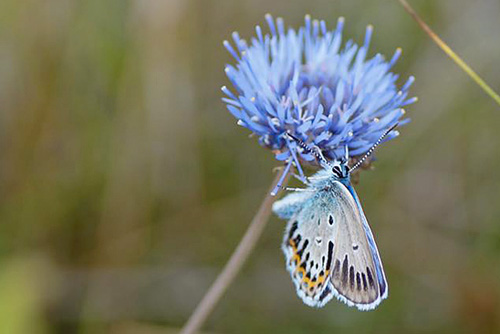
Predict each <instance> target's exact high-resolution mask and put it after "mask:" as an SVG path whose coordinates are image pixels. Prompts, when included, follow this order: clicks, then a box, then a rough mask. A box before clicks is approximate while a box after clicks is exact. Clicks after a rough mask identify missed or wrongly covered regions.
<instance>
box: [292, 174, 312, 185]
mask: <svg viewBox="0 0 500 334" xmlns="http://www.w3.org/2000/svg"><path fill="white" fill-rule="evenodd" d="M292 176H293V177H294V178H296V179H297V180H299V181H300V182H302V183H304V184H305V185H306V186H309V185H310V184H311V181H310V178H309V177H308V176H304V177H302V176H300V175H298V174H295V173H293V174H292Z"/></svg>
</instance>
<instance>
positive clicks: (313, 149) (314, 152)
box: [286, 132, 329, 165]
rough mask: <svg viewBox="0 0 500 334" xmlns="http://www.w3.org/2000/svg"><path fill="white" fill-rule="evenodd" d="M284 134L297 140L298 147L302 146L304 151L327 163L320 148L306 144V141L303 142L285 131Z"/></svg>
mask: <svg viewBox="0 0 500 334" xmlns="http://www.w3.org/2000/svg"><path fill="white" fill-rule="evenodd" d="M286 134H287V135H288V137H290V138H292V139H293V140H295V141H296V142H297V144H298V145H299V146H300V147H302V148H303V149H304V151H306V153H311V154H312V155H314V157H315V158H316V159H318V160H319V161H320V162H321V163H323V164H326V165H329V163H328V160H326V159H325V157H324V156H323V153H322V152H321V150H320V149H319V148H318V147H317V146H313V147H311V146H309V145H307V144H306V143H304V142H303V141H302V140H301V139H299V138H297V137H295V136H294V135H292V134H291V133H288V132H286Z"/></svg>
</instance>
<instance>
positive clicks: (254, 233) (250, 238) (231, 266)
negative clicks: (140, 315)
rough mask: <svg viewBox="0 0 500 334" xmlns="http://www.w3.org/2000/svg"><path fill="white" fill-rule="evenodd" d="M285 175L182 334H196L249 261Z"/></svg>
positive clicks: (277, 177)
mask: <svg viewBox="0 0 500 334" xmlns="http://www.w3.org/2000/svg"><path fill="white" fill-rule="evenodd" d="M284 173H285V169H283V168H280V172H279V173H278V174H277V175H276V177H275V179H274V181H273V184H272V186H271V188H270V190H269V191H268V192H267V194H266V197H265V198H264V201H263V202H262V204H261V205H260V208H259V211H257V214H256V215H255V217H254V218H253V220H252V222H251V223H250V226H249V227H248V229H247V231H246V232H245V235H244V236H243V238H242V239H241V241H240V243H239V244H238V247H236V249H235V251H234V253H233V255H231V258H230V259H229V261H228V262H227V263H226V265H225V267H224V269H223V270H222V272H221V273H220V274H219V276H218V277H217V279H216V280H215V282H214V283H213V284H212V286H211V287H210V289H209V290H208V291H207V293H206V294H205V296H204V297H203V299H202V300H201V302H200V303H199V304H198V306H197V307H196V309H195V310H194V312H193V314H191V317H190V318H189V320H188V321H187V322H186V324H185V325H184V327H183V328H182V330H181V334H194V333H196V331H197V330H198V329H199V328H200V327H201V326H202V325H203V322H205V320H206V319H207V317H208V316H209V315H210V313H211V312H212V310H213V309H214V307H215V305H216V304H217V302H218V301H219V300H220V298H221V297H222V295H223V294H224V292H225V291H226V290H227V288H228V287H229V285H231V283H232V282H233V280H234V278H235V277H236V275H237V274H238V272H239V271H240V270H241V268H242V267H243V264H244V263H245V261H246V260H247V259H248V256H249V255H250V253H251V252H252V250H253V249H254V248H255V245H256V243H257V241H258V240H259V237H260V236H261V234H262V231H263V230H264V227H265V226H266V223H267V221H268V219H269V216H270V214H271V206H272V204H273V202H274V200H275V199H276V197H274V196H272V195H271V191H272V190H273V189H274V188H275V186H276V184H277V183H278V181H279V180H280V179H281V177H282V176H283V174H284ZM287 174H288V173H287ZM285 178H288V175H285ZM285 183H286V179H285Z"/></svg>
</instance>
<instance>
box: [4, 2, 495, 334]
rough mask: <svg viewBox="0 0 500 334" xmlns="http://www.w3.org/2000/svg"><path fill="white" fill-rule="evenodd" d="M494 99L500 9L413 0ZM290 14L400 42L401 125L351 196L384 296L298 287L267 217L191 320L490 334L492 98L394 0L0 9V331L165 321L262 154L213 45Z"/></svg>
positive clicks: (232, 234) (277, 224)
mask: <svg viewBox="0 0 500 334" xmlns="http://www.w3.org/2000/svg"><path fill="white" fill-rule="evenodd" d="M411 3H412V4H413V5H414V6H415V8H416V9H417V11H418V12H419V13H420V14H421V15H422V17H423V18H424V19H425V20H426V21H427V22H428V23H429V24H430V25H431V26H432V27H433V28H434V29H435V30H436V31H437V32H438V33H439V34H440V35H441V36H442V37H443V38H444V39H445V40H446V41H447V42H448V43H449V44H450V45H451V46H452V47H453V48H454V49H455V50H456V51H457V52H458V53H459V54H461V55H462V56H463V58H464V59H465V60H466V61H467V62H468V63H469V64H471V65H472V67H473V68H475V69H476V70H477V71H478V72H479V73H480V74H481V76H482V77H483V78H484V79H485V80H486V81H487V82H489V83H490V84H491V85H492V86H493V87H494V88H495V89H496V90H497V91H499V90H500V66H499V61H500V19H499V18H500V1H499V0H478V1H468V0H453V1H445V0H439V1H438V0H423V1H411ZM267 12H270V13H272V14H273V15H275V16H282V17H283V18H284V19H285V22H286V23H287V24H289V25H293V26H294V27H298V26H299V25H301V24H302V22H303V17H304V15H305V14H307V13H309V14H311V15H312V16H313V17H315V18H321V19H325V20H326V21H327V22H329V26H330V27H334V25H335V22H336V20H337V17H338V16H345V18H346V26H345V34H344V36H345V37H346V38H353V39H354V40H356V41H358V42H361V41H362V38H363V36H364V29H365V26H366V25H367V24H373V25H374V26H375V31H374V36H373V40H372V44H371V45H372V47H371V50H372V52H371V54H372V55H373V54H374V53H375V51H374V50H376V52H381V53H383V54H386V55H391V54H392V52H393V51H394V50H395V48H396V47H402V48H403V57H402V59H401V60H400V61H399V62H398V64H397V66H396V67H395V70H396V71H397V72H400V73H401V75H402V77H403V78H406V77H408V76H409V75H415V77H416V79H417V80H416V82H415V84H414V87H413V89H412V93H413V95H416V96H418V97H419V98H420V100H419V102H418V103H417V104H415V105H413V106H411V107H409V108H408V109H407V111H408V115H409V117H411V119H412V122H411V123H410V124H409V125H408V126H405V127H404V128H401V129H400V131H401V133H402V135H401V136H400V137H399V138H398V139H396V140H393V141H391V142H389V143H387V144H385V145H382V147H381V148H380V150H379V151H378V152H377V158H378V161H377V162H376V163H375V167H376V169H375V170H374V171H367V172H364V173H363V175H361V181H360V183H359V184H358V185H357V190H358V194H359V195H360V197H361V200H362V202H363V205H364V209H365V213H366V214H367V216H368V219H369V221H370V222H371V225H372V228H373V230H374V233H375V235H376V239H377V242H378V245H379V248H380V252H381V254H382V257H383V261H384V265H385V269H386V272H387V277H388V281H389V285H390V297H389V299H388V300H386V301H384V303H382V304H381V306H380V307H379V308H378V309H377V310H376V311H375V312H368V313H366V312H358V311H356V310H354V309H350V308H347V307H346V306H344V305H342V304H340V303H338V302H335V301H332V302H331V303H329V304H328V305H327V306H326V307H325V308H323V309H311V308H309V307H307V306H305V305H303V304H302V302H301V301H300V300H299V299H298V298H297V297H296V295H295V291H294V288H293V286H292V283H291V281H290V278H289V275H288V273H287V272H286V271H285V268H284V261H283V256H282V254H281V251H280V242H281V238H282V233H283V230H284V226H285V223H284V222H283V221H279V220H278V219H276V218H275V217H273V218H272V219H271V221H270V222H269V224H268V226H267V228H266V230H265V232H264V237H263V238H262V239H261V240H260V242H259V244H258V247H257V250H256V251H255V252H254V253H253V255H252V257H251V259H250V261H249V262H248V263H247V264H246V265H245V267H244V269H243V271H242V273H241V275H240V276H238V278H237V280H236V282H235V284H234V285H232V286H231V287H230V289H229V291H228V293H227V294H226V295H225V296H224V298H223V300H222V301H221V303H220V304H219V305H218V306H217V308H216V310H215V312H214V313H213V314H212V316H211V317H210V319H209V320H208V322H207V323H206V325H205V327H204V330H205V331H206V333H293V334H294V333H297V334H298V333H337V332H342V333H494V332H497V333H498V332H500V176H499V173H500V172H499V171H500V145H499V143H500V108H499V107H498V105H496V104H495V103H494V102H493V101H492V100H491V99H490V98H489V97H488V96H486V94H484V93H483V92H482V91H481V90H480V89H479V88H478V87H477V86H476V85H475V84H474V83H472V82H471V80H470V79H469V78H468V77H466V75H465V74H464V73H463V72H461V71H460V70H459V69H458V67H457V66H455V65H454V64H453V63H452V62H451V61H450V60H449V59H448V58H446V56H445V55H444V54H443V53H442V52H441V51H440V50H439V49H438V48H437V47H436V46H435V45H434V44H432V42H430V40H429V38H428V37H427V36H426V35H425V34H424V33H423V32H422V31H421V30H420V29H419V28H418V26H417V25H416V23H415V22H414V21H412V19H411V18H410V17H409V16H408V14H406V13H405V12H404V10H403V9H402V7H401V6H400V5H399V4H398V3H397V1H395V0H380V1H367V0H309V1H295V0H293V1H291V0H273V1H271V0H220V1H214V0H106V1H102V0H80V1H77V0H46V1H41V0H23V1H18V0H2V1H1V2H0V333H2V334H3V333H8V334H11V333H12V334H17V333H20V334H24V333H28V334H30V333H34V334H38V333H82V334H85V333H144V334H147V333H176V332H177V331H178V330H179V328H180V327H181V326H182V324H183V323H184V322H185V321H186V320H187V318H188V316H189V315H190V313H191V312H192V310H193V309H194V307H195V306H196V304H197V302H198V301H199V300H200V299H201V297H202V296H203V294H204V292H205V291H206V290H207V288H208V287H209V286H210V284H211V283H212V282H213V280H214V279H215V277H216V275H217V273H218V272H219V271H220V270H221V268H222V266H223V265H224V263H225V261H226V260H227V259H228V258H229V256H230V254H231V252H232V251H233V249H234V248H235V247H236V245H237V243H238V241H239V239H240V238H241V236H242V235H243V233H244V231H245V229H246V227H247V225H248V224H249V222H250V220H251V218H252V216H253V214H254V213H255V211H256V210H257V208H258V206H259V204H260V202H261V200H262V198H263V196H264V195H265V193H266V191H267V189H268V187H269V185H270V183H271V180H272V179H273V177H274V174H273V171H272V170H273V167H276V166H278V163H277V162H276V161H275V160H274V158H273V155H272V154H271V153H270V152H268V151H266V150H265V149H263V148H261V147H259V146H258V145H257V143H256V140H255V139H254V138H249V137H248V134H249V133H248V131H247V130H245V129H242V128H241V127H238V126H237V125H236V124H235V120H234V119H233V118H232V116H231V115H230V114H229V113H228V112H227V111H226V110H225V107H224V105H223V103H222V102H221V101H220V97H221V96H222V94H221V92H220V86H222V85H224V84H228V80H227V79H226V78H225V76H224V71H223V68H224V65H225V64H226V63H228V62H232V59H231V58H230V56H229V54H228V53H227V52H226V50H225V49H224V48H223V47H222V43H221V42H222V40H224V39H227V38H229V37H230V34H231V32H232V31H233V30H238V31H239V32H240V34H241V35H242V36H243V37H246V38H248V37H250V36H251V35H253V29H254V26H255V25H256V24H262V25H263V24H264V15H265V13H267Z"/></svg>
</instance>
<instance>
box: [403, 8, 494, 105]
mask: <svg viewBox="0 0 500 334" xmlns="http://www.w3.org/2000/svg"><path fill="white" fill-rule="evenodd" d="M398 1H399V2H400V3H401V5H402V6H403V7H404V9H405V10H406V11H407V12H408V13H409V14H410V15H411V16H412V17H413V19H414V20H415V21H417V23H418V24H419V26H420V27H421V28H422V30H424V31H425V32H426V33H427V35H429V37H430V38H431V39H432V40H433V41H434V43H436V44H437V45H438V46H439V47H440V48H441V50H443V51H444V52H445V53H446V54H447V55H448V56H449V57H450V58H451V59H452V60H453V61H454V62H455V63H456V64H457V65H458V66H459V67H460V68H461V69H462V70H463V71H464V72H465V73H467V75H469V77H470V78H471V79H472V80H474V81H475V82H476V83H477V84H478V85H479V86H480V87H481V88H482V89H483V90H484V91H485V92H486V94H488V95H489V96H490V97H491V98H492V99H493V100H495V102H496V103H497V104H498V105H500V96H499V95H498V94H497V93H496V92H495V91H494V90H493V89H492V88H491V87H490V86H489V85H488V84H487V83H486V82H485V81H484V80H483V79H481V77H480V76H479V75H478V74H477V73H476V72H474V70H473V69H472V68H470V66H469V65H467V63H466V62H465V61H463V60H462V58H460V57H459V56H458V55H457V54H456V53H455V52H454V51H453V50H452V49H451V48H450V47H449V46H448V44H446V43H445V42H444V41H443V40H442V39H441V38H440V37H439V36H438V35H437V34H436V33H435V32H434V31H432V29H431V28H430V27H429V26H428V25H427V24H426V23H425V22H424V21H423V20H422V19H421V18H420V16H418V14H417V13H416V12H415V10H414V9H413V8H412V7H411V6H410V4H408V2H406V0H398Z"/></svg>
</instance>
